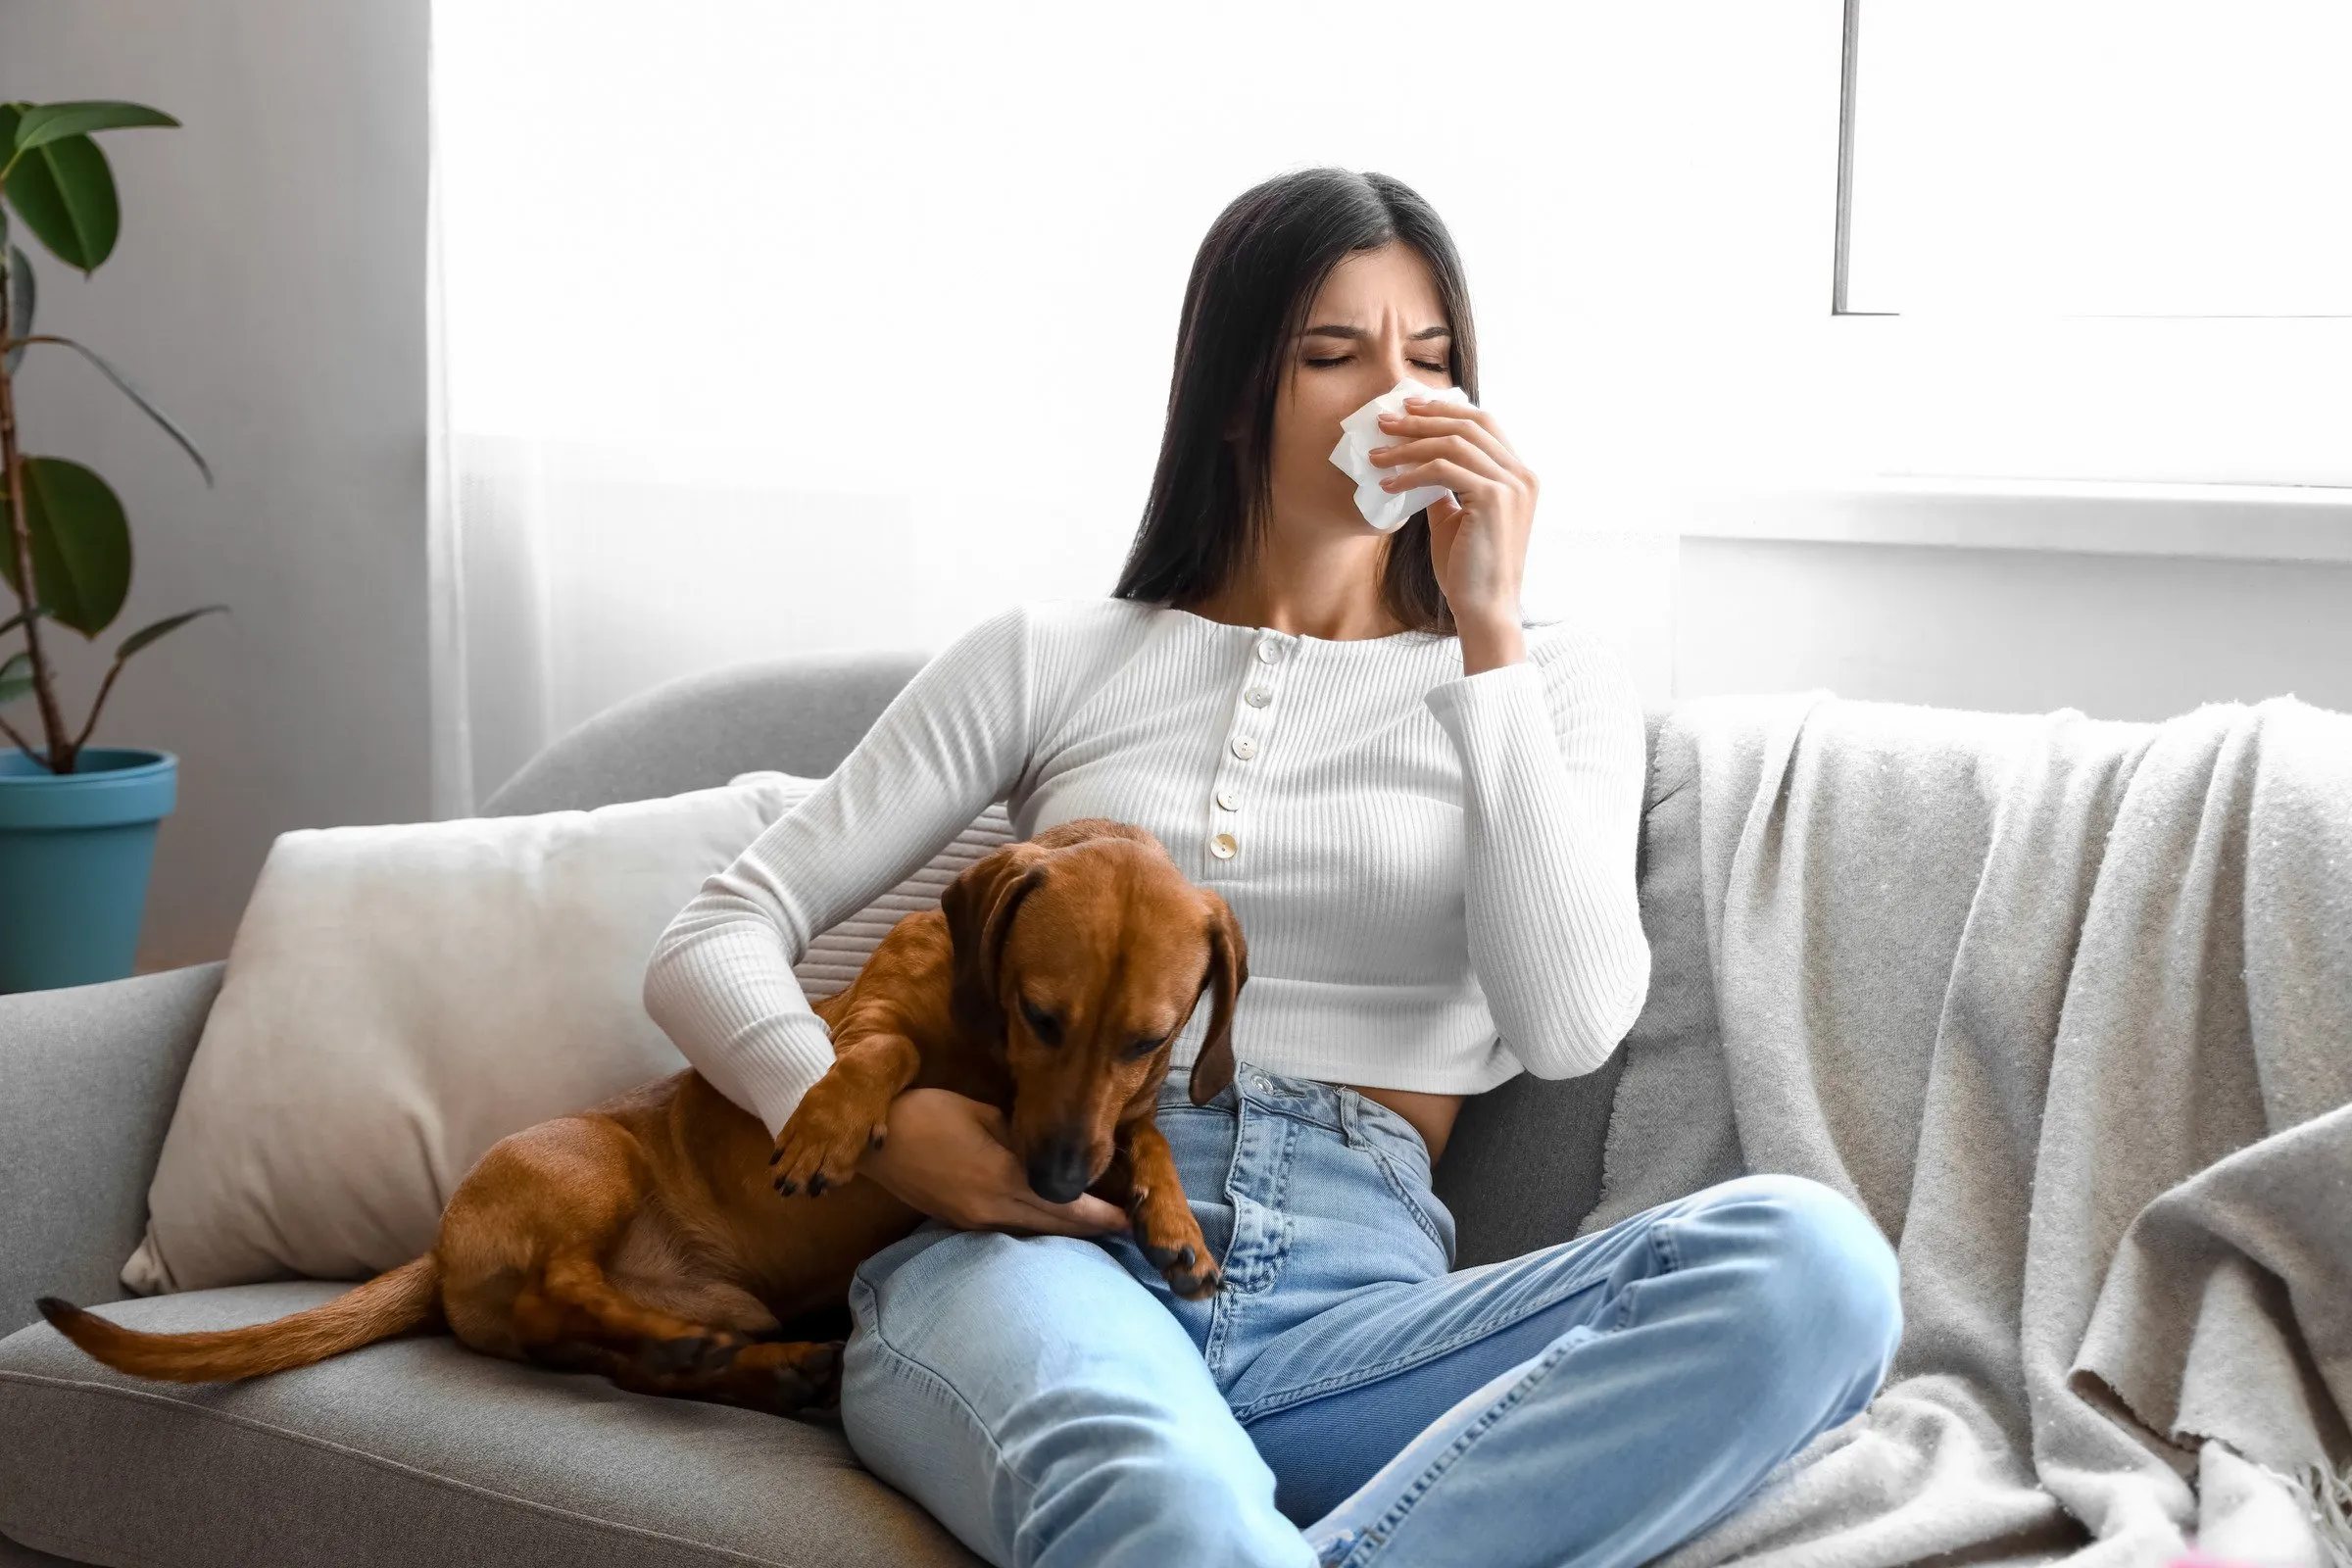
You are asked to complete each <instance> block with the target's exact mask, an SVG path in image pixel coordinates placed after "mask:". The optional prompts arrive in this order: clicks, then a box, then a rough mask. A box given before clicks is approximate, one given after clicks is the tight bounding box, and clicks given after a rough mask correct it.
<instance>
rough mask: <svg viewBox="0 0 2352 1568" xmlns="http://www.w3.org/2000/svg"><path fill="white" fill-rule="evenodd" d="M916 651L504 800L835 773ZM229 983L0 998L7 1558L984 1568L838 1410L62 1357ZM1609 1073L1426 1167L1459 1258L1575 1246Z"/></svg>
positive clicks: (522, 777)
mask: <svg viewBox="0 0 2352 1568" xmlns="http://www.w3.org/2000/svg"><path fill="white" fill-rule="evenodd" d="M921 662H922V657H921V656H920V655H915V654H894V655H873V654H866V655H810V656H806V657H802V658H797V659H792V660H786V661H779V662H770V663H764V664H759V665H752V666H746V667H744V668H740V669H735V670H730V671H726V672H724V673H721V674H718V675H714V676H709V677H701V678H697V679H693V680H688V681H682V682H677V683H674V684H672V685H670V686H667V687H664V688H662V689H661V690H659V691H656V692H652V693H649V694H647V695H646V696H644V697H641V698H638V699H636V700H633V701H631V702H628V703H625V704H623V705H621V706H620V707H618V708H615V709H613V710H612V711H609V712H607V713H605V714H603V715H602V716H600V717H598V718H596V719H594V720H592V721H590V722H589V723H587V724H585V725H583V726H582V727H581V728H580V729H578V730H577V731H575V732H573V733H572V734H571V735H569V736H567V737H565V738H564V739H563V740H562V741H559V742H558V743H556V744H555V745H554V746H552V747H550V748H549V749H548V750H547V751H546V752H544V753H542V754H541V755H540V756H539V757H538V758H537V759H535V760H533V761H532V762H531V763H530V764H529V765H528V766H527V767H525V768H524V769H523V770H522V772H521V773H519V774H518V775H516V777H515V779H514V780H513V781H512V782H510V783H509V784H508V785H507V786H506V787H505V788H503V789H501V790H500V791H499V792H498V794H497V795H496V796H494V797H493V798H492V799H491V801H490V802H489V803H488V807H487V809H488V810H489V811H490V812H492V813H499V814H506V813H520V812H530V811H543V810H552V809H560V808H567V807H593V806H599V805H604V804H606V803H609V802H613V801H623V800H638V799H644V798H648V797H652V796H658V795H666V794H671V793H674V792H677V791H680V790H686V789H693V788H698V787H701V786H706V785H711V784H717V783H722V782H724V781H725V780H726V779H727V778H729V777H730V776H732V775H733V774H736V773H739V772H743V771H746V770H749V769H752V768H760V767H780V768H784V769H787V770H789V771H792V772H797V773H803V774H822V773H825V772H828V771H830V770H831V768H832V767H833V765H834V764H835V763H836V762H837V761H839V760H840V759H841V758H842V757H843V756H844V755H845V754H846V753H847V752H848V751H849V749H850V748H851V747H852V746H853V745H854V744H855V743H856V741H857V739H858V736H859V735H861V734H862V733H863V732H864V730H865V727H866V726H867V725H868V724H869V723H871V722H872V720H873V718H874V716H875V715H876V714H877V713H879V712H880V711H882V708H883V707H884V705H885V704H887V703H888V702H889V700H890V698H891V696H892V694H893V693H895V692H896V691H897V690H898V689H899V688H900V687H901V686H902V685H903V684H905V682H906V681H907V677H908V676H910V675H911V674H912V673H913V672H914V670H915V669H916V668H917V667H919V666H920V664H921ZM1655 733H1656V726H1655V723H1654V722H1653V723H1652V726H1651V734H1652V736H1653V739H1654V736H1655ZM1675 793H1676V792H1675V790H1674V789H1672V788H1671V787H1669V788H1664V789H1661V788H1660V787H1659V786H1658V783H1657V781H1656V780H1655V779H1654V778H1653V780H1652V786H1651V803H1650V805H1651V808H1652V809H1649V810H1646V811H1645V825H1644V829H1643V834H1642V841H1643V842H1642V858H1643V867H1644V868H1643V871H1642V908H1643V918H1644V921H1645V922H1647V923H1648V924H1649V926H1650V935H1651V942H1652V947H1653V952H1654V954H1655V957H1656V963H1655V971H1654V972H1655V978H1654V979H1653V983H1652V990H1651V998H1650V1010H1649V1012H1647V1013H1645V1014H1644V1020H1645V1024H1647V1023H1648V1022H1650V1021H1651V1020H1652V1019H1653V1017H1664V1016H1669V1015H1672V1014H1673V1013H1675V1012H1677V1011H1679V1010H1681V1009H1682V1008H1684V1007H1685V1006H1686V1005H1708V1004H1704V1003H1694V1001H1693V999H1699V998H1705V997H1708V996H1709V995H1710V994H1709V993H1708V992H1707V991H1706V988H1705V986H1704V984H1703V981H1699V980H1698V977H1697V975H1695V974H1694V973H1693V969H1692V967H1691V965H1692V963H1693V962H1694V961H1695V962H1696V963H1697V964H1698V965H1700V966H1702V967H1703V963H1704V949H1703V946H1700V947H1698V948H1696V949H1695V950H1693V948H1692V947H1691V943H1692V941H1693V938H1694V935H1695V934H1694V933H1693V932H1692V931H1691V930H1690V929H1688V925H1689V921H1688V919H1687V918H1686V917H1684V916H1682V915H1680V914H1678V913H1676V912H1674V911H1675V910H1676V908H1677V901H1675V900H1672V899H1668V898H1663V897H1661V896H1660V895H1659V894H1658V891H1657V888H1656V886H1655V885H1654V884H1656V882H1657V881H1658V876H1657V865H1656V862H1657V860H1658V857H1659V854H1660V852H1661V850H1663V851H1664V852H1665V853H1666V855H1667V858H1684V857H1687V856H1688V855H1689V854H1690V853H1691V852H1690V847H1689V845H1688V844H1687V843H1686V842H1685V840H1686V839H1687V838H1690V837H1691V836H1693V831H1692V824H1691V821H1690V820H1688V818H1687V813H1685V812H1682V811H1679V810H1677V811H1669V812H1665V813H1660V812H1658V811H1656V810H1655V809H1654V808H1655V807H1656V806H1657V805H1658V804H1659V803H1660V802H1662V801H1665V800H1669V799H1672V798H1673V797H1674V795H1675ZM1670 818H1671V819H1672V820H1671V825H1669V824H1668V819H1670ZM1661 829H1663V831H1661ZM1693 982H1697V983H1693ZM220 984H221V965H219V964H206V965H202V966H199V967H194V968H188V969H180V970H174V971H172V972H170V973H166V974H158V975H151V976H145V977H142V978H139V979H134V980H124V981H120V982H116V983H114V984H111V985H101V986H88V987H82V988H78V989H74V990H68V991H55V992H42V993H34V994H30V995H25V996H17V997H8V998H0V1334H7V1335H8V1336H9V1337H8V1338H6V1339H5V1340H0V1568H4V1565H13V1564H30V1563H57V1562H61V1561H63V1562H88V1563H107V1564H116V1565H123V1568H133V1565H135V1568H166V1565H172V1568H176V1565H180V1564H208V1565H209V1564H221V1565H228V1564H235V1565H240V1568H278V1565H283V1568H329V1565H342V1564H350V1565H384V1568H390V1565H395V1564H398V1565H403V1568H406V1565H424V1564H431V1565H434V1568H440V1565H444V1564H451V1563H466V1564H496V1565H515V1568H522V1565H530V1568H542V1565H544V1568H556V1565H563V1568H591V1565H593V1568H602V1565H606V1564H612V1565H619V1564H657V1565H663V1568H667V1565H673V1564H674V1565H680V1568H683V1565H685V1564H709V1563H722V1562H723V1563H761V1564H771V1563H772V1564H788V1565H792V1568H842V1565H851V1564H875V1565H883V1564H889V1565H894V1568H895V1565H904V1564H923V1563H970V1562H972V1561H974V1560H975V1559H973V1558H972V1557H970V1556H969V1555H968V1554H967V1553H965V1552H964V1551H963V1550H962V1548H961V1547H960V1546H958V1545H957V1544H956V1542H955V1541H954V1540H953V1539H952V1538H950V1537H949V1536H948V1535H947V1534H946V1533H945V1532H944V1531H942V1530H941V1529H940V1528H939V1527H938V1526H936V1525H934V1524H933V1523H932V1522H931V1521H930V1520H929V1519H928V1518H927V1517H926V1516H925V1515H924V1514H923V1513H922V1512H921V1511H920V1510H919V1509H917V1508H916V1507H914V1505H913V1504H911V1503H910V1502H908V1501H907V1499H906V1498H905V1497H903V1496H902V1495H899V1494H898V1493H896V1492H894V1491H892V1490H891V1489H890V1488H888V1487H886V1486H884V1485H883V1484H882V1483H881V1482H879V1481H877V1480H875V1479H874V1478H873V1477H872V1476H870V1475H868V1474H866V1473H865V1472H864V1471H863V1470H862V1469H860V1468H859V1466H858V1462H857V1460H856V1458H855V1457H854V1456H853V1455H852V1454H851V1452H850V1450H849V1448H848V1447H847V1446H846V1445H845V1444H844V1443H843V1442H842V1440H841V1436H840V1433H839V1429H838V1427H837V1425H835V1424H833V1423H832V1422H831V1421H830V1420H828V1419H826V1418H823V1417H818V1418H811V1419H808V1420H792V1421H788V1420H782V1419H778V1418H776V1417H772V1416H766V1415H760V1414H756V1413H753V1412H750V1411H745V1410H736V1409H730V1408H726V1407H723V1406H718V1405H710V1404H701V1403H695V1402H690V1401H686V1400H674V1399H658V1398H650V1397H642V1396H637V1395H631V1394H624V1393H622V1392H620V1391H619V1390H617V1389H614V1388H613V1386H612V1385H610V1384H608V1383H606V1382H604V1381H602V1380H601V1379H598V1378H593V1377H586V1376H561V1375H557V1374H553V1373H548V1372H542V1371H538V1370H535V1369H531V1368H525V1367H521V1366H516V1365H512V1364H509V1363H507V1362H503V1361H497V1360H493V1359H490V1358H488V1357H485V1356H479V1355H475V1354H472V1353H471V1352H469V1351H466V1350H464V1349H461V1348H459V1347H458V1346H457V1345H456V1343H455V1342H454V1341H451V1340H448V1339H445V1338H423V1339H411V1340H398V1341H392V1342H389V1343H386V1344H383V1345H378V1346H375V1347H372V1348H368V1349H366V1350H362V1351H359V1352H357V1353H355V1354H352V1355H348V1356H344V1357H340V1358H338V1359H335V1360H331V1361H327V1362H325V1363H322V1364H320V1365H319V1366H315V1367H310V1368H306V1369H303V1370H301V1371H296V1372H289V1373H284V1374H281V1375H278V1376H275V1377H270V1378H264V1379H260V1380H257V1381H254V1382H252V1383H249V1384H243V1385H219V1386H205V1387H193V1388H189V1387H179V1386H174V1385H164V1384H152V1383H143V1382H139V1381H136V1380H133V1379H129V1378H125V1377H121V1376H118V1375H116V1374H114V1373H112V1372H110V1371H108V1370H106V1369H105V1368H103V1367H100V1366H98V1365H97V1364H96V1363H94V1362H92V1361H90V1360H88V1359H87V1358H85V1357H83V1356H82V1355H81V1354H80V1353H79V1352H78V1351H76V1350H74V1349H73V1348H72V1347H71V1346H69V1345H67V1344H66V1343H65V1341H64V1340H63V1339H61V1338H60V1337H59V1336H58V1335H57V1334H56V1333H54V1332H53V1331H52V1330H50V1329H49V1328H48V1327H47V1325H45V1324H42V1323H39V1322H38V1321H37V1319H36V1317H35V1314H34V1311H33V1306H32V1302H33V1299H34V1298H35V1297H36V1296H41V1295H49V1294H55V1295H60V1296H65V1297H69V1298H71V1299H75V1300H79V1301H83V1302H97V1301H115V1300H120V1299H122V1298H123V1294H124V1293H123V1288H122V1286H121V1284H120V1282H119V1280H118V1279H117V1275H116V1271H117V1270H118V1269H119V1268H120V1267H121V1266H122V1263H123V1259H124V1258H125V1257H126V1256H128V1255H129V1253H130V1251H131V1249H132V1248H133V1247H134V1246H136V1245H137V1243H138V1240H139V1235H140V1232H141V1229H142V1227H143V1225H144V1222H145V1214H146V1194H147V1184H148V1181H149V1178H150V1175H151V1173H152V1172H153V1170H154V1168H155V1162H156V1158H157V1154H158V1152H159V1150H160V1149H161V1147H162V1144H163V1138H164V1132H165V1129H166V1127H167V1126H168V1124H169V1123H170V1120H171V1116H172V1104H173V1102H174V1100H175V1099H176V1097H177V1095H178V1092H179V1085H180V1080H181V1078H182V1076H183V1075H184V1074H185V1072H186V1070H187V1064H188V1059H189V1056H190V1054H192V1053H193V1052H194V1050H195V1048H196V1042H197V1037H198V1035H199V1033H200V1031H201V1030H202V1028H203V1025H204V1019H205V1014H206V1010H207V1009H208V1008H209V1007H210V1006H211V1005H212V1001H213V998H214V996H215V994H216V993H217V991H218V990H219V987H220ZM1640 1027H1642V1026H1638V1028H1640ZM1622 1059H1623V1054H1622V1052H1621V1053H1620V1054H1619V1055H1618V1056H1617V1057H1616V1058H1613V1059H1612V1060H1611V1062H1610V1063H1609V1065H1607V1066H1606V1067H1604V1068H1602V1069H1601V1070H1600V1071H1598V1072H1595V1073H1593V1074H1592V1075H1590V1076H1588V1077H1586V1078H1582V1079H1577V1080H1572V1081H1569V1082H1565V1083H1544V1082H1539V1081H1537V1080H1534V1079H1531V1078H1527V1077H1524V1076H1523V1077H1521V1078H1518V1079H1515V1080H1513V1081H1512V1082H1511V1083H1509V1084H1507V1085H1505V1086H1504V1087H1503V1088H1501V1089H1499V1090H1497V1091H1495V1093H1493V1094H1490V1095H1487V1096H1484V1097H1481V1098H1480V1099H1478V1100H1475V1101H1473V1102H1472V1103H1471V1104H1470V1105H1469V1106H1468V1107H1467V1108H1466V1109H1465V1111H1464V1113H1463V1116H1462V1119H1461V1122H1460V1124H1459V1128H1458V1131H1457V1132H1456V1133H1455V1135H1454V1139H1453V1142H1452V1146H1451V1148H1450V1149H1449V1151H1448V1152H1447V1153H1446V1158H1445V1160H1444V1161H1443V1162H1442V1164H1441V1166H1440V1168H1439V1171H1438V1190H1439V1193H1440V1195H1441V1196H1442V1197H1443V1198H1444V1199H1445V1200H1446V1201H1447V1202H1448V1203H1449V1204H1451V1205H1452V1207H1453V1209H1454V1212H1455V1214H1456V1216H1457V1218H1458V1219H1459V1222H1460V1250H1459V1256H1458V1261H1459V1262H1460V1263H1461V1264H1464V1265H1467V1264H1471V1263H1476V1262H1481V1261H1485V1260H1488V1259H1492V1258H1497V1257H1506V1256H1511V1255H1514V1254H1516V1253H1518V1252H1521V1251H1525V1250H1529V1249H1531V1248H1535V1247H1539V1246H1543V1245H1545V1244H1547V1243H1550V1242H1553V1241H1558V1240H1561V1239H1564V1238H1566V1237H1568V1236H1569V1235H1571V1234H1573V1232H1574V1230H1575V1228H1576V1224H1577V1222H1578V1220H1579V1219H1581V1218H1582V1217H1583V1215H1584V1214H1585V1212H1586V1211H1587V1210H1588V1209H1590V1208H1591V1207H1592V1206H1593V1202H1594V1201H1596V1199H1597V1197H1598V1193H1599V1185H1600V1152H1601V1141H1602V1135H1603V1133H1604V1131H1605V1127H1606V1123H1607V1119H1608V1112H1609V1106H1610V1101H1611V1097H1612V1094H1613V1092H1614V1089H1615V1085H1616V1080H1617V1074H1618V1064H1619V1062H1621V1061H1622ZM346 1288H347V1287H346V1286H344V1285H339V1284H326V1283H318V1282H310V1281H290V1282H283V1283H277V1284H268V1285H253V1286H245V1287H240V1288H237V1289H233V1290H220V1291H203V1292H195V1293H191V1294H188V1295H184V1296H172V1297H159V1298H154V1299H146V1300H141V1301H137V1302H134V1303H130V1304H127V1305H125V1306H123V1307H121V1308H119V1309H117V1311H118V1314H119V1315H120V1316H121V1317H122V1318H123V1320H124V1321H126V1322H129V1323H132V1324H135V1325H137V1326H140V1327H151V1328H165V1329H192V1328H217V1327H226V1326H230V1325H234V1324H239V1323H246V1322H252V1321H257V1320H260V1319H263V1318H269V1317H274V1316H277V1315H279V1314H281V1313H283V1312H286V1311H289V1310H292V1309H294V1308H296V1307H300V1306H305V1305H310V1304H312V1303H315V1302H317V1301H319V1300H321V1299H326V1298H328V1297H330V1296H332V1295H334V1294H335V1293H336V1292H338V1291H340V1290H343V1289H346ZM26 1325H30V1326H26ZM12 1331H13V1332H12Z"/></svg>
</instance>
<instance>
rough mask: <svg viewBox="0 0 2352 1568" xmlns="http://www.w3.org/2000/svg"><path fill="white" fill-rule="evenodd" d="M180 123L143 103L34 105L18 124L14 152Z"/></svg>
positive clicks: (87, 102) (94, 101)
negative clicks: (134, 128) (138, 127)
mask: <svg viewBox="0 0 2352 1568" xmlns="http://www.w3.org/2000/svg"><path fill="white" fill-rule="evenodd" d="M178 123H179V122H178V121H176V120H173V119H172V117H171V116H170V115H167V114H165V113H164V112H163V111H162V110H160V109H150V108H148V107H147V106H146V105H145V104H123V103H106V102H100V101H97V100H90V101H86V102H79V103H68V104H37V105H35V106H34V107H32V108H30V109H27V110H25V116H24V118H23V119H22V120H20V121H18V122H17V134H16V149H17V151H19V152H24V151H25V150H26V149H27V148H32V147H38V146H41V145H42V144H43V143H45V142H53V141H59V140H62V139H64V138H65V137H68V136H81V135H87V134H88V133H89V132H91V131H93V130H122V129H124V128H126V127H128V126H132V125H176V124H178Z"/></svg>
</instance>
